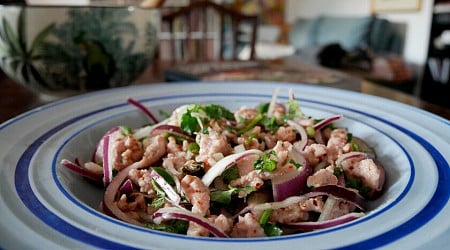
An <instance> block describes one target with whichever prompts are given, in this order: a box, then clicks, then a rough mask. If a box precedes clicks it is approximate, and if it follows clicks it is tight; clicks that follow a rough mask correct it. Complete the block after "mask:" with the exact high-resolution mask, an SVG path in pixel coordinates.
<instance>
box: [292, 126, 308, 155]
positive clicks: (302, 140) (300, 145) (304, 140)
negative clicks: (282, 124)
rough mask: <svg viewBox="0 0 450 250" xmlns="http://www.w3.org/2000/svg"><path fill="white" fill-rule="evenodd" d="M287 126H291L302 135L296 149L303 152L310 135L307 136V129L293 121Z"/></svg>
mask: <svg viewBox="0 0 450 250" xmlns="http://www.w3.org/2000/svg"><path fill="white" fill-rule="evenodd" d="M287 124H288V125H289V126H291V128H293V129H295V130H297V132H298V133H299V134H300V141H298V142H296V147H298V149H300V150H301V151H303V150H304V149H305V147H306V144H307V143H308V135H307V134H306V129H305V128H304V127H303V126H302V125H300V124H299V123H297V122H294V121H292V120H288V121H287Z"/></svg>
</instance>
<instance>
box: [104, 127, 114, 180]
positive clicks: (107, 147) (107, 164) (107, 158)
mask: <svg viewBox="0 0 450 250" xmlns="http://www.w3.org/2000/svg"><path fill="white" fill-rule="evenodd" d="M102 141H103V183H104V185H105V186H108V184H109V183H110V182H111V180H112V178H113V170H112V169H113V161H114V160H113V158H112V145H111V143H110V141H111V135H107V136H105V137H103V140H102Z"/></svg>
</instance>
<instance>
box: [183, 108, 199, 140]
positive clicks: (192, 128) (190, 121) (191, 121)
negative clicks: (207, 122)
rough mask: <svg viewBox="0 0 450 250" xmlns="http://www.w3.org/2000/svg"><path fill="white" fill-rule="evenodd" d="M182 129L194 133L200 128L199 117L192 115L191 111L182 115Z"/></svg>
mask: <svg viewBox="0 0 450 250" xmlns="http://www.w3.org/2000/svg"><path fill="white" fill-rule="evenodd" d="M180 127H181V129H182V130H183V131H184V132H186V133H188V134H190V135H192V134H193V133H194V132H196V131H198V130H199V129H200V125H199V124H198V121H197V118H195V117H193V116H192V115H191V112H190V111H188V112H186V113H184V114H183V115H182V116H181V124H180Z"/></svg>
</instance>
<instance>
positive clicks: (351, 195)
mask: <svg viewBox="0 0 450 250" xmlns="http://www.w3.org/2000/svg"><path fill="white" fill-rule="evenodd" d="M306 195H307V196H310V197H314V196H319V195H330V196H332V197H334V198H337V199H343V200H346V201H348V202H350V203H352V204H353V205H355V206H356V207H358V208H359V209H361V210H362V211H365V210H366V204H365V203H366V200H365V199H364V197H362V196H361V195H360V194H358V193H357V192H355V191H353V190H351V189H349V188H345V187H341V186H338V185H325V186H320V187H315V188H313V189H312V190H311V192H309V193H307V194H306Z"/></svg>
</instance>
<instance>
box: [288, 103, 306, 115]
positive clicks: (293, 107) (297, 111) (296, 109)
mask: <svg viewBox="0 0 450 250" xmlns="http://www.w3.org/2000/svg"><path fill="white" fill-rule="evenodd" d="M286 106H287V109H288V111H287V114H286V118H287V119H289V120H292V119H294V118H296V117H300V118H301V117H304V116H305V115H304V114H303V112H302V110H301V108H300V105H299V104H298V101H297V100H289V101H287V102H286Z"/></svg>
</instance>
